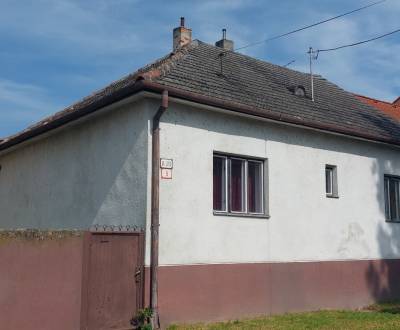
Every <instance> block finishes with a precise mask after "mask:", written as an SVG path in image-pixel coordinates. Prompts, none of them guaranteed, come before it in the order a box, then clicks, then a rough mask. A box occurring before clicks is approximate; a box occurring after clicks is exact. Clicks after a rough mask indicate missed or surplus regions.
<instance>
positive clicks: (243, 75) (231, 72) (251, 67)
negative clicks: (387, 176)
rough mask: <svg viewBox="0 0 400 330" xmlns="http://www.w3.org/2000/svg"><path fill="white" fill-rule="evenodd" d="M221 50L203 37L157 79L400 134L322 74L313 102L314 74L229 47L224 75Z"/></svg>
mask: <svg viewBox="0 0 400 330" xmlns="http://www.w3.org/2000/svg"><path fill="white" fill-rule="evenodd" d="M219 54H221V49H220V48H217V47H214V46H211V45H208V44H205V43H202V42H198V43H197V45H196V46H194V47H192V48H191V50H190V51H189V52H188V53H187V55H186V56H185V57H183V58H182V59H181V60H180V61H178V62H177V63H176V65H175V67H173V68H172V69H171V70H170V71H169V72H168V73H167V74H166V75H163V76H161V77H159V78H157V79H156V81H157V82H159V83H161V84H165V85H167V86H172V87H177V88H180V89H183V90H186V91H189V92H193V93H197V94H203V95H205V96H209V97H212V98H217V99H222V100H226V101H232V102H236V103H239V104H243V105H246V106H250V107H255V108H258V109H261V110H263V111H265V112H272V113H276V114H285V115H289V116H296V117H298V118H300V119H302V120H303V121H304V122H307V121H313V122H320V123H323V124H329V125H334V126H340V127H342V128H347V129H349V130H357V131H364V132H368V133H370V134H374V135H377V136H381V137H388V138H390V139H395V140H400V124H399V123H398V122H397V121H395V120H393V119H391V118H390V117H389V116H387V115H385V114H384V113H381V112H380V111H377V110H376V109H374V108H372V107H370V106H368V105H366V104H364V103H363V102H360V100H358V99H357V98H356V97H355V96H354V95H353V94H352V93H350V92H347V91H345V90H343V89H341V88H340V87H338V86H336V85H335V84H333V83H331V82H329V81H328V80H326V79H324V78H322V77H321V76H316V77H315V78H314V93H315V101H314V102H313V101H311V90H310V85H311V82H310V81H311V80H310V75H309V74H306V73H302V72H298V71H294V70H291V69H288V68H284V67H281V66H277V65H274V64H270V63H267V62H264V61H260V60H257V59H254V58H251V57H249V56H245V55H242V54H239V53H234V52H225V53H224V56H223V59H222V62H223V71H222V73H223V74H222V75H221V74H220V73H221V69H220V58H219ZM343 74H345V73H343ZM298 85H301V86H303V87H304V88H305V90H306V97H299V96H296V95H294V93H293V89H292V87H294V86H298Z"/></svg>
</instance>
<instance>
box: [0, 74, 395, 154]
mask: <svg viewBox="0 0 400 330" xmlns="http://www.w3.org/2000/svg"><path fill="white" fill-rule="evenodd" d="M165 90H166V91H168V93H169V96H170V97H173V98H178V99H183V100H187V101H191V102H194V103H199V104H203V105H207V106H211V107H216V108H221V109H224V110H229V111H232V112H236V113H240V114H245V115H251V116H253V117H259V118H263V119H268V120H270V121H274V122H279V123H282V124H285V123H286V124H290V125H296V126H300V127H305V128H311V129H317V130H320V131H326V132H331V133H334V134H340V135H345V136H349V137H354V138H359V139H363V140H369V141H373V142H380V143H385V144H390V145H395V146H400V141H398V140H395V139H391V138H388V137H384V136H377V135H376V134H370V133H368V132H364V131H359V130H356V129H349V128H346V127H340V126H337V125H329V124H325V123H321V122H317V121H311V120H309V119H307V120H305V119H303V118H301V117H298V116H290V115H287V114H282V113H276V112H272V111H267V110H265V109H258V108H255V107H249V106H246V105H244V104H240V103H237V102H229V101H226V100H222V99H217V98H215V97H208V96H205V95H200V94H197V93H193V92H188V91H185V90H182V89H178V88H175V87H171V86H167V85H164V84H160V83H157V82H154V81H150V80H145V79H142V78H140V77H139V79H138V80H137V81H136V82H135V83H134V84H132V85H129V86H126V87H123V88H121V89H119V90H118V91H116V92H114V93H112V94H110V95H105V96H104V97H102V98H101V99H99V100H97V101H95V102H93V103H91V104H88V105H87V106H85V107H82V108H80V109H77V110H75V111H69V112H66V113H65V114H62V112H61V113H60V114H61V115H58V116H56V117H54V118H52V117H49V118H48V119H47V120H46V121H44V122H43V123H42V124H40V125H37V126H33V127H32V128H30V129H29V128H28V129H26V130H24V131H22V132H20V133H17V134H15V135H13V136H11V137H9V138H5V139H4V140H2V141H1V140H0V151H4V150H6V149H9V148H11V147H14V146H16V145H18V144H20V143H22V142H25V141H27V140H30V139H32V138H34V137H37V136H40V135H42V134H44V133H47V132H49V131H51V130H54V129H56V128H59V127H62V126H64V125H66V124H68V123H70V122H72V121H75V120H77V119H80V118H82V117H85V116H87V115H90V114H92V113H94V112H96V111H98V110H100V109H102V108H104V107H106V106H109V105H112V104H114V103H116V102H119V101H121V100H123V99H125V98H127V97H129V96H132V95H134V94H136V93H139V92H142V91H147V92H153V93H157V94H161V93H162V92H163V91H165Z"/></svg>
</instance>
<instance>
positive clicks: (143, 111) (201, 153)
mask: <svg viewBox="0 0 400 330" xmlns="http://www.w3.org/2000/svg"><path fill="white" fill-rule="evenodd" d="M159 102H160V101H159V100H154V99H146V100H141V101H139V102H137V103H132V102H130V103H126V104H124V105H121V106H118V107H116V108H115V109H111V110H109V111H104V112H102V113H99V114H97V115H95V116H90V117H88V118H86V119H85V120H83V121H80V122H78V123H75V124H73V125H69V126H68V127H65V128H63V129H60V130H57V131H55V132H53V133H52V134H49V135H48V136H47V137H45V138H41V139H38V140H35V141H33V142H30V143H26V144H25V145H23V146H22V147H19V148H17V149H16V150H14V151H11V152H9V153H6V154H3V155H0V164H1V166H2V171H1V172H0V227H1V228H6V229H14V228H46V229H49V228H52V229H62V228H80V229H85V228H89V227H91V226H93V225H94V224H100V225H104V224H105V225H108V224H112V225H120V224H122V225H127V224H129V225H134V224H135V225H139V226H144V225H145V222H147V234H148V236H147V237H150V236H149V234H150V232H149V228H150V182H151V177H150V172H151V171H150V169H151V163H150V162H149V161H148V160H149V159H150V158H151V134H150V130H149V127H150V123H151V117H152V115H153V114H154V113H155V111H156V110H157V108H158V106H159ZM213 151H220V152H227V153H234V154H242V155H248V156H255V157H265V158H268V163H269V173H268V176H269V211H270V216H271V217H270V219H250V218H240V217H227V216H215V215H213V212H212V163H213V162H212V156H213ZM399 151H400V150H399V149H394V148H391V147H389V146H384V145H379V144H374V143H370V142H364V141H357V140H353V139H350V138H345V137H338V136H333V135H329V134H324V133H318V132H313V131H309V130H304V129H299V128H294V127H288V126H284V125H278V124H272V123H268V122H260V121H256V120H253V119H246V118H244V117H238V116H235V115H227V114H222V113H217V112H212V111H209V110H205V109H197V110H196V109H195V108H193V107H189V106H187V105H179V104H176V103H174V102H171V104H170V107H169V109H168V110H167V112H166V113H165V114H164V116H163V117H162V123H161V157H165V158H172V159H173V160H174V169H173V179H172V180H161V181H160V223H161V226H160V264H161V265H176V264H197V263H237V262H266V261H272V262H275V261H276V262H280V261H312V260H348V259H374V258H395V257H399V254H400V245H399V243H398V242H399V239H398V237H400V225H399V224H391V223H386V222H385V220H384V203H383V175H384V173H387V174H396V175H400V153H399ZM325 164H332V165H336V166H337V169H338V186H339V199H330V198H326V196H325V181H324V174H325V173H324V169H325ZM146 242H147V249H146V264H147V265H148V264H149V256H150V251H149V243H150V240H149V239H147V240H146Z"/></svg>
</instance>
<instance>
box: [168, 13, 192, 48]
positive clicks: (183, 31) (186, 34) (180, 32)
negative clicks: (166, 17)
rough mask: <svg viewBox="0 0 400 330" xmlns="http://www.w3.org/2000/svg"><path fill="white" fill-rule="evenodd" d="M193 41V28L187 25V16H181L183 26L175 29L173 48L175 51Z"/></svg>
mask: <svg viewBox="0 0 400 330" xmlns="http://www.w3.org/2000/svg"><path fill="white" fill-rule="evenodd" d="M191 42H192V30H191V29H188V28H186V27H185V17H181V26H179V27H177V28H175V29H174V31H173V48H172V50H173V51H175V50H177V49H178V48H180V47H182V46H185V45H187V44H189V43H191Z"/></svg>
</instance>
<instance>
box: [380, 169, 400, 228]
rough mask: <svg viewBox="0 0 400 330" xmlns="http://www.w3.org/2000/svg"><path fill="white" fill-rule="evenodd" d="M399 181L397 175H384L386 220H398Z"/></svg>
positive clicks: (399, 219)
mask: <svg viewBox="0 0 400 330" xmlns="http://www.w3.org/2000/svg"><path fill="white" fill-rule="evenodd" d="M399 182H400V179H399V178H398V177H394V176H389V175H385V180H384V185H385V189H384V191H385V214H386V220H387V221H394V222H400V216H399V211H400V207H399Z"/></svg>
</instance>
